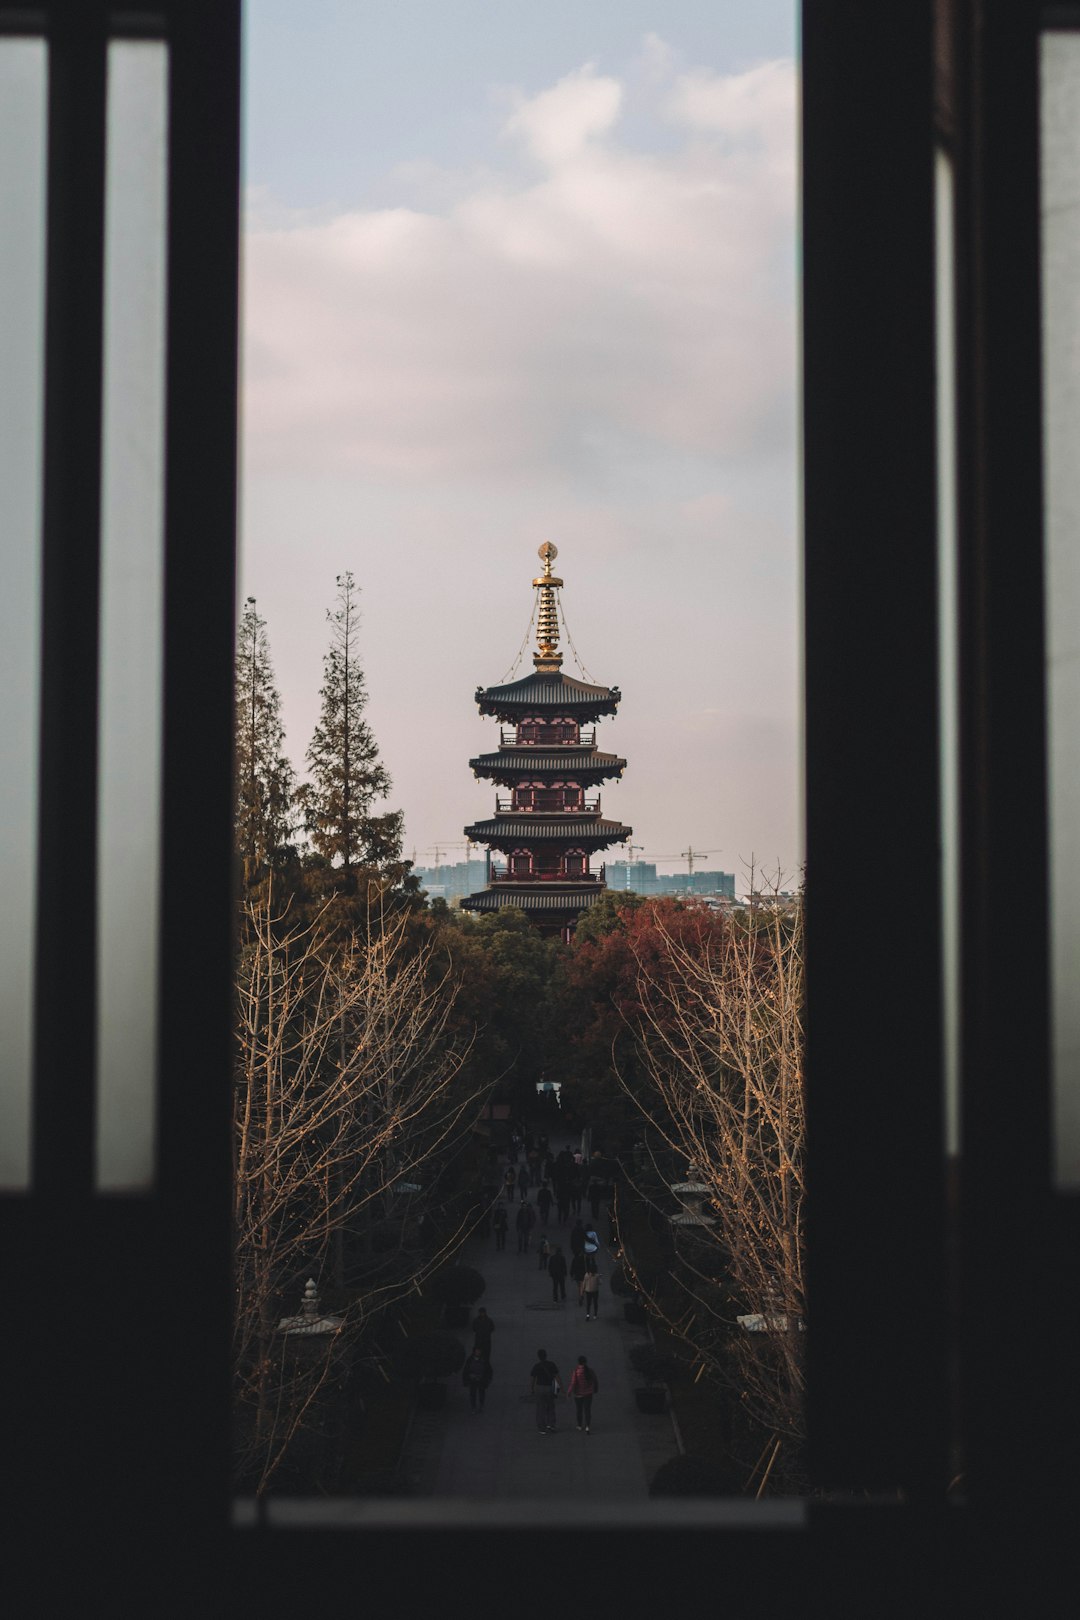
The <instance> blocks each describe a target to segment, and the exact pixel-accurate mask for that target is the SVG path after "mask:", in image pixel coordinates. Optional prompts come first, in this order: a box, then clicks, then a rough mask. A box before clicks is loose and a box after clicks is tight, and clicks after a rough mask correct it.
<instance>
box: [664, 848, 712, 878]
mask: <svg viewBox="0 0 1080 1620" xmlns="http://www.w3.org/2000/svg"><path fill="white" fill-rule="evenodd" d="M721 853H722V852H721V851H720V850H718V849H680V851H679V853H678V854H677V855H657V856H656V859H657V860H658V861H685V862H686V872H687V876H688V877H693V875H694V862H695V861H696V860H699V859H700V858H701V856H703V855H719V854H721Z"/></svg>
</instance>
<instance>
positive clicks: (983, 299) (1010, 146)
mask: <svg viewBox="0 0 1080 1620" xmlns="http://www.w3.org/2000/svg"><path fill="white" fill-rule="evenodd" d="M1037 23H1038V8H1037V7H1035V6H1032V5H1029V4H1026V3H1022V0H1021V3H1018V0H995V3H994V4H990V5H986V4H982V3H980V0H973V3H972V4H971V5H970V7H969V13H968V24H969V31H968V50H969V53H970V60H971V83H972V101H971V106H970V109H969V114H968V120H969V128H968V151H969V155H970V170H969V174H968V178H967V201H966V217H965V221H964V230H965V239H964V242H963V251H964V256H965V259H966V261H967V264H968V266H969V272H970V280H969V286H968V289H967V294H966V297H965V300H964V302H963V303H962V306H961V314H962V336H963V343H964V350H963V357H962V358H963V372H962V375H963V377H964V389H963V391H962V394H961V401H960V403H961V408H962V411H963V417H962V426H963V453H964V460H965V462H966V481H965V502H964V508H963V513H962V520H963V527H962V542H961V576H960V589H961V605H962V641H961V646H962V666H963V679H962V720H961V728H962V729H961V771H962V776H961V803H962V812H961V813H962V825H963V836H962V930H963V939H964V953H963V968H962V975H963V976H962V996H963V1027H964V1041H963V1044H964V1059H963V1097H964V1119H963V1208H962V1242H963V1367H964V1373H963V1382H964V1396H963V1405H964V1422H965V1451H966V1460H967V1475H968V1477H967V1488H968V1491H969V1493H970V1495H971V1498H972V1500H973V1501H975V1502H977V1503H978V1505H979V1507H980V1510H981V1511H983V1512H991V1513H992V1512H995V1511H1000V1510H1001V1509H1002V1508H1003V1507H1004V1505H1005V1504H1006V1502H1011V1501H1013V1500H1015V1497H1016V1494H1017V1493H1018V1492H1022V1493H1023V1496H1024V1498H1025V1499H1026V1500H1028V1501H1031V1500H1033V1499H1035V1498H1036V1497H1039V1496H1042V1497H1043V1498H1044V1499H1045V1495H1046V1492H1047V1490H1048V1489H1049V1488H1052V1486H1053V1482H1054V1478H1055V1472H1056V1470H1055V1467H1054V1464H1053V1456H1054V1443H1053V1436H1054V1435H1055V1432H1056V1429H1057V1426H1058V1423H1059V1422H1060V1407H1059V1406H1058V1401H1059V1397H1060V1394H1061V1393H1062V1392H1063V1390H1064V1387H1065V1384H1064V1382H1061V1383H1058V1387H1057V1390H1056V1391H1055V1382H1056V1379H1055V1375H1054V1369H1053V1358H1054V1355H1055V1354H1056V1345H1055V1339H1056V1333H1057V1324H1056V1322H1055V1317H1056V1315H1057V1313H1056V1311H1055V1307H1054V1303H1053V1301H1054V1298H1055V1295H1056V1294H1057V1293H1059V1292H1060V1291H1061V1289H1062V1287H1063V1285H1064V1278H1063V1277H1060V1276H1057V1277H1056V1276H1055V1275H1054V1274H1053V1270H1052V1267H1051V1264H1050V1262H1049V1255H1050V1252H1051V1241H1050V1240H1051V1236H1052V1224H1051V1223H1052V1211H1051V1203H1050V1195H1049V1186H1050V1180H1049V1165H1050V1144H1049V1018H1048V1009H1049V992H1048V922H1047V904H1046V885H1047V821H1046V815H1047V811H1046V793H1045V773H1046V755H1045V736H1044V714H1045V698H1046V694H1045V686H1044V676H1043V657H1044V630H1043V565H1042V460H1041V457H1042V450H1041V416H1042V400H1041V364H1040V351H1041V328H1040V288H1039V213H1038V208H1039V176H1038V57H1037V43H1038V41H1037ZM1018 863H1020V864H1021V868H1022V870H1021V871H1018ZM1017 877H1019V878H1020V879H1021V882H1020V886H1019V887H1020V890H1021V891H1022V899H1020V900H1018V901H1017V903H1016V904H1015V905H1008V906H1006V905H1004V904H1003V892H1004V888H1005V886H1007V885H1008V884H1009V883H1010V880H1012V881H1015V880H1016V878H1017ZM1033 1309H1034V1310H1035V1311H1036V1312H1040V1313H1041V1312H1042V1311H1044V1310H1045V1312H1046V1328H1045V1332H1046V1335H1047V1337H1046V1338H1045V1340H1044V1338H1043V1331H1042V1330H1041V1329H1040V1330H1037V1332H1036V1333H1034V1334H1033V1332H1032V1324H1031V1320H1030V1315H1029V1313H1030V1312H1031V1311H1032V1310H1033ZM1058 1372H1059V1374H1064V1368H1063V1367H1061V1368H1059V1369H1058ZM1074 1375H1075V1368H1073V1371H1072V1373H1071V1374H1067V1375H1066V1380H1067V1379H1068V1378H1071V1377H1073V1376H1074ZM1055 1408H1056V1411H1055ZM1059 1482H1060V1481H1059Z"/></svg>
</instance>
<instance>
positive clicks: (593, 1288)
mask: <svg viewBox="0 0 1080 1620" xmlns="http://www.w3.org/2000/svg"><path fill="white" fill-rule="evenodd" d="M581 1292H582V1296H583V1298H584V1300H585V1320H586V1322H587V1321H588V1320H589V1318H590V1316H592V1317H596V1316H599V1315H600V1273H599V1271H598V1270H597V1266H596V1261H595V1260H586V1262H585V1275H584V1277H583V1278H582V1281H581Z"/></svg>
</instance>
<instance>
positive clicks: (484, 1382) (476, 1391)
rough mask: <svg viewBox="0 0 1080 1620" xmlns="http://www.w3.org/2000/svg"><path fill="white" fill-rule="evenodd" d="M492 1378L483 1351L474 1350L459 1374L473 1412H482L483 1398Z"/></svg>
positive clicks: (489, 1366)
mask: <svg viewBox="0 0 1080 1620" xmlns="http://www.w3.org/2000/svg"><path fill="white" fill-rule="evenodd" d="M492 1376H493V1374H492V1366H491V1362H490V1361H489V1360H488V1358H487V1357H486V1356H485V1355H484V1353H483V1351H481V1350H479V1349H474V1350H473V1352H472V1355H471V1356H470V1357H469V1359H468V1361H467V1362H466V1363H465V1366H464V1368H463V1370H462V1374H461V1382H462V1383H463V1384H464V1385H465V1388H466V1389H467V1390H468V1392H469V1406H470V1407H471V1408H472V1410H473V1411H474V1412H482V1411H483V1410H484V1396H485V1395H486V1394H487V1387H488V1385H489V1384H490V1383H491V1379H492Z"/></svg>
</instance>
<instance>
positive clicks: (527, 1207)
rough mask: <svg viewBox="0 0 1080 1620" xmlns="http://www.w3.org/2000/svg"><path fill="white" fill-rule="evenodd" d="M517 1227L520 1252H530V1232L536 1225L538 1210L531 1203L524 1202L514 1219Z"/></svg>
mask: <svg viewBox="0 0 1080 1620" xmlns="http://www.w3.org/2000/svg"><path fill="white" fill-rule="evenodd" d="M514 1225H515V1227H516V1228H517V1239H518V1254H528V1252H529V1234H530V1233H531V1231H532V1229H533V1227H534V1226H535V1225H536V1211H535V1209H533V1207H532V1205H531V1204H522V1205H521V1207H520V1209H519V1210H518V1212H517V1218H516V1219H515V1221H514Z"/></svg>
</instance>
